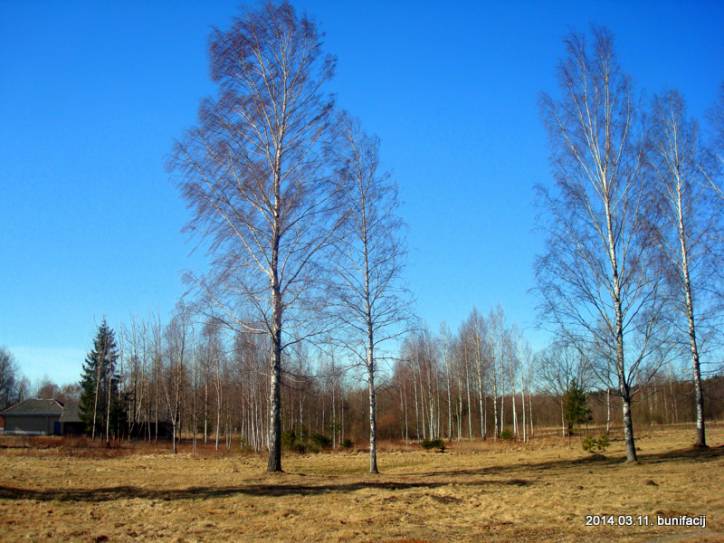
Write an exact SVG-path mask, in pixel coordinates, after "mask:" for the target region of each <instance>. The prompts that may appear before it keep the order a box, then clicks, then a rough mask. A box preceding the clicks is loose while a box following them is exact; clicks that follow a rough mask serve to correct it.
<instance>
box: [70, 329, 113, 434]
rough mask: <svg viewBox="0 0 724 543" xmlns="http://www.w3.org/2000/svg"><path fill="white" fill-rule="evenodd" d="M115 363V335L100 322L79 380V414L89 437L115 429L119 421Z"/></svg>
mask: <svg viewBox="0 0 724 543" xmlns="http://www.w3.org/2000/svg"><path fill="white" fill-rule="evenodd" d="M117 360H118V347H117V346H116V338H115V334H114V332H113V329H112V328H111V327H109V326H108V323H107V322H106V320H105V319H103V322H102V323H101V325H100V326H99V327H98V333H97V334H96V338H95V340H94V341H93V350H91V351H90V352H89V353H88V355H87V356H86V359H85V362H84V363H83V374H82V376H81V381H80V387H81V394H80V404H79V406H78V407H79V414H80V418H81V420H82V421H83V422H84V423H85V426H86V432H87V433H89V434H91V436H92V437H93V439H95V436H96V434H102V433H103V432H104V431H105V430H106V428H108V429H110V428H113V429H114V430H115V429H116V428H118V419H120V418H122V414H121V412H122V406H121V403H120V402H119V399H118V383H119V381H120V379H119V376H118V375H117V374H116V362H117ZM109 395H110V397H109ZM109 406H110V409H109ZM109 417H110V420H109ZM107 437H108V436H107Z"/></svg>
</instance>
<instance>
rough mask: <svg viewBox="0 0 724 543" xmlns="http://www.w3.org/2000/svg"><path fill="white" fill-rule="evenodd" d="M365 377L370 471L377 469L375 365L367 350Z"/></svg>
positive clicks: (370, 353) (377, 471) (376, 470)
mask: <svg viewBox="0 0 724 543" xmlns="http://www.w3.org/2000/svg"><path fill="white" fill-rule="evenodd" d="M367 379H368V391H369V400H370V406H369V407H370V473H379V470H378V469H377V393H376V391H375V367H374V359H373V355H372V351H369V350H368V352H367Z"/></svg>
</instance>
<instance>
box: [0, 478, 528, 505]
mask: <svg viewBox="0 0 724 543" xmlns="http://www.w3.org/2000/svg"><path fill="white" fill-rule="evenodd" d="M449 484H450V482H448V481H442V482H398V481H396V482H381V481H360V482H356V483H346V484H334V485H298V484H284V483H277V484H275V483H271V484H252V485H239V486H209V487H206V486H194V487H189V488H182V489H149V488H141V487H137V486H115V487H109V488H94V489H81V488H71V489H67V488H66V489H48V490H36V489H30V488H13V487H7V486H0V500H38V501H50V500H59V501H77V502H103V501H111V500H123V499H133V498H141V499H148V500H196V499H208V498H225V497H229V496H236V495H248V496H289V495H318V494H328V493H334V492H355V491H357V490H364V489H378V490H406V489H419V488H422V489H431V488H439V487H443V486H447V485H449ZM455 484H462V485H464V486H480V487H485V486H499V485H514V486H527V485H529V484H532V481H527V480H524V479H510V480H502V481H492V480H491V481H484V480H476V481H468V482H464V483H459V482H456V483H455Z"/></svg>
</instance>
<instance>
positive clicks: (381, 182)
mask: <svg viewBox="0 0 724 543" xmlns="http://www.w3.org/2000/svg"><path fill="white" fill-rule="evenodd" d="M339 126H340V127H341V137H340V140H341V141H342V142H343V144H342V145H343V149H344V151H343V153H344V154H343V156H342V161H341V163H342V171H341V173H340V178H341V180H342V186H343V190H342V194H344V202H345V204H344V209H345V216H346V219H347V220H346V221H345V223H344V225H345V227H344V228H343V229H340V236H339V237H338V239H337V243H336V246H335V247H336V258H335V259H334V261H335V262H336V263H337V267H336V281H335V283H334V285H333V287H332V289H333V298H334V300H335V301H336V303H337V304H338V305H339V308H340V311H339V313H338V315H339V318H340V320H341V321H342V323H343V324H344V327H343V328H344V334H345V335H344V337H343V342H344V345H345V346H346V347H347V348H348V350H349V351H350V352H351V353H352V355H353V356H354V357H355V358H356V359H357V360H359V361H360V362H361V363H362V364H364V366H365V368H366V370H367V371H366V373H367V390H368V399H369V406H368V408H369V442H370V473H378V472H379V470H378V466H377V390H376V385H375V378H376V375H377V372H378V370H379V363H380V360H381V358H382V356H381V348H380V346H381V345H382V344H384V343H385V342H389V341H390V340H392V339H394V338H396V337H399V335H400V334H401V331H402V330H401V325H402V323H403V322H404V320H405V318H406V314H407V306H406V300H405V298H404V289H403V288H402V286H401V285H400V274H401V271H402V267H403V259H404V254H405V252H404V247H403V244H402V238H401V229H402V221H401V220H400V218H399V216H398V214H397V211H398V199H397V186H396V184H395V183H394V182H393V180H392V179H391V178H390V176H389V175H388V174H387V173H385V172H383V171H381V169H380V159H379V146H380V144H379V140H378V139H377V138H374V137H371V136H369V135H367V134H365V133H364V132H363V131H362V129H361V127H360V125H359V123H358V122H357V121H355V120H353V119H351V118H350V117H348V116H346V115H342V116H341V117H340V119H339ZM421 378H422V375H421ZM421 384H422V382H421Z"/></svg>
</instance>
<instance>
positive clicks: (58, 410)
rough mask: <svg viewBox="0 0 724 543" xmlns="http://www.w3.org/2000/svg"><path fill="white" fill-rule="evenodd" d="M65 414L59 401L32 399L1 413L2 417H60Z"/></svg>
mask: <svg viewBox="0 0 724 543" xmlns="http://www.w3.org/2000/svg"><path fill="white" fill-rule="evenodd" d="M62 413H63V404H62V403H60V402H59V401H57V400H41V399H38V398H32V399H29V400H23V401H22V402H20V403H16V404H15V405H12V406H10V407H8V408H7V409H6V410H5V411H0V414H2V415H46V416H47V415H60V414H62Z"/></svg>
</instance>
